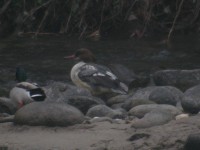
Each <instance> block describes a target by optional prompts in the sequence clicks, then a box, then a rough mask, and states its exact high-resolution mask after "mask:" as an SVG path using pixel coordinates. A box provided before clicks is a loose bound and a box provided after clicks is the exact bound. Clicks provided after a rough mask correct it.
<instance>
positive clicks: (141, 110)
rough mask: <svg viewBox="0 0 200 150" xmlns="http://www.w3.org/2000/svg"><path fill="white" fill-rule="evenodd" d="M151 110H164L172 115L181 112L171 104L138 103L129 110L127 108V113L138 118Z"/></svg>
mask: <svg viewBox="0 0 200 150" xmlns="http://www.w3.org/2000/svg"><path fill="white" fill-rule="evenodd" d="M153 110H165V111H168V112H170V113H171V114H173V115H174V116H176V115H179V114H181V111H180V110H179V109H178V108H176V107H174V106H172V105H167V104H146V105H139V106H136V107H133V108H132V109H131V110H129V112H128V113H129V115H131V116H136V117H138V118H142V117H144V115H145V114H147V113H149V112H150V111H153Z"/></svg>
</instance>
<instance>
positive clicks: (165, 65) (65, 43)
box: [0, 35, 200, 84]
mask: <svg viewBox="0 0 200 150" xmlns="http://www.w3.org/2000/svg"><path fill="white" fill-rule="evenodd" d="M160 41H161V39H143V40H135V39H121V40H119V39H115V40H114V39H107V40H102V41H84V40H82V41H81V40H76V39H73V38H66V37H63V36H47V37H38V38H35V39H33V38H31V37H11V38H8V39H3V40H1V41H0V75H1V79H0V83H1V84H3V83H7V82H9V81H12V80H14V78H15V77H14V76H15V69H16V67H17V66H22V67H23V68H25V70H26V71H27V73H28V76H29V78H30V79H31V80H32V81H36V82H38V81H39V82H42V83H45V82H46V81H48V80H56V81H66V82H69V81H70V79H69V72H70V69H71V67H72V65H73V63H74V62H72V61H67V60H65V59H63V57H64V56H66V55H69V54H71V53H73V52H74V51H75V50H76V49H78V48H82V47H84V48H89V49H91V50H92V51H93V52H94V53H95V55H96V57H97V59H98V62H99V63H100V64H105V65H106V64H110V63H120V64H123V65H125V66H127V67H128V68H129V69H131V70H133V71H134V72H136V73H141V72H145V73H153V72H155V71H156V70H160V69H194V68H200V59H199V56H200V37H198V36H194V35H191V36H182V37H176V38H174V39H173V41H172V42H171V43H170V44H169V45H165V44H160Z"/></svg>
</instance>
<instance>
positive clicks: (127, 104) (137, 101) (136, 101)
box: [122, 98, 155, 111]
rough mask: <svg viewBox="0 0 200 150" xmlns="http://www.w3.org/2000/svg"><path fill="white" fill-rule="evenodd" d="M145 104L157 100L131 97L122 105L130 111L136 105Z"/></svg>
mask: <svg viewBox="0 0 200 150" xmlns="http://www.w3.org/2000/svg"><path fill="white" fill-rule="evenodd" d="M145 104H155V102H153V101H150V100H146V99H131V98H130V99H128V100H127V101H126V102H125V103H124V104H123V105H122V108H124V109H125V110H127V111H129V110H130V109H132V108H133V107H135V106H138V105H145Z"/></svg>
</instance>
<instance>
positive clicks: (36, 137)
mask: <svg viewBox="0 0 200 150" xmlns="http://www.w3.org/2000/svg"><path fill="white" fill-rule="evenodd" d="M0 134H1V136H0V150H1V148H5V150H7V149H8V150H107V149H109V150H123V149H124V150H129V149H131V142H130V141H128V140H127V139H128V138H129V137H130V136H131V132H130V124H126V123H121V124H117V123H110V122H98V123H93V124H77V125H74V126H70V127H44V126H34V127H32V126H25V125H23V126H17V125H13V123H1V124H0Z"/></svg>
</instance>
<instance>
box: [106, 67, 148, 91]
mask: <svg viewBox="0 0 200 150" xmlns="http://www.w3.org/2000/svg"><path fill="white" fill-rule="evenodd" d="M109 68H110V70H111V71H112V72H113V73H114V74H115V75H116V76H117V77H118V78H119V79H120V80H121V81H122V82H123V83H125V84H126V85H128V87H129V89H132V88H133V87H144V86H146V85H147V84H148V83H149V81H150V77H149V76H147V75H144V74H143V75H142V74H141V75H136V74H135V73H134V72H133V71H132V70H130V69H128V68H127V67H126V66H123V65H121V64H110V66H109Z"/></svg>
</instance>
